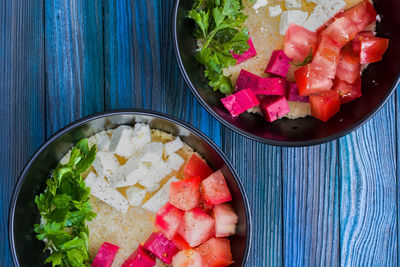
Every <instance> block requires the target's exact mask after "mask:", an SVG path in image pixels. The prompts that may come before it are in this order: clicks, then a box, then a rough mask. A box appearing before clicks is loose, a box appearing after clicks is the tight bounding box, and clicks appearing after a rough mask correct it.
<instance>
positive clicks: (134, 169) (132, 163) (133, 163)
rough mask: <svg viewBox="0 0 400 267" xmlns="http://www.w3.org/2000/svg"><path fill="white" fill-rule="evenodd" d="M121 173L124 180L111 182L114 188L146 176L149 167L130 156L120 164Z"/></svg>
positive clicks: (131, 183) (129, 184) (136, 181)
mask: <svg viewBox="0 0 400 267" xmlns="http://www.w3.org/2000/svg"><path fill="white" fill-rule="evenodd" d="M122 173H123V177H124V180H123V181H121V182H120V183H116V184H113V186H114V187H116V188H118V187H125V186H131V185H134V184H136V183H138V181H139V180H140V179H142V178H145V177H147V175H148V174H149V173H150V168H149V167H148V166H147V165H146V164H143V163H140V162H139V160H138V159H136V158H131V159H129V160H128V161H127V162H126V163H125V165H123V166H122Z"/></svg>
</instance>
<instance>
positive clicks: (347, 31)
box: [322, 17, 359, 47]
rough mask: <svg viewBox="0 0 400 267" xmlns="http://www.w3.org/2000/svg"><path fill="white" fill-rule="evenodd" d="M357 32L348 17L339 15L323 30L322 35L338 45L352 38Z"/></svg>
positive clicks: (342, 44)
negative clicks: (339, 16)
mask: <svg viewBox="0 0 400 267" xmlns="http://www.w3.org/2000/svg"><path fill="white" fill-rule="evenodd" d="M358 32H359V30H358V28H357V27H356V25H354V23H353V22H352V21H351V19H350V18H347V17H341V18H338V19H336V20H335V21H333V22H332V23H331V24H330V25H329V26H328V27H327V28H326V29H325V30H324V31H323V32H322V36H325V37H327V38H329V39H330V40H332V41H334V42H335V43H337V44H338V45H339V46H340V47H342V46H344V45H345V44H347V43H348V42H350V41H351V40H353V39H354V37H355V36H356V34H357V33H358Z"/></svg>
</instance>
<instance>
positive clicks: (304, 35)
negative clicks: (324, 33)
mask: <svg viewBox="0 0 400 267" xmlns="http://www.w3.org/2000/svg"><path fill="white" fill-rule="evenodd" d="M283 45H284V51H285V54H286V56H288V57H290V58H293V59H294V60H296V61H299V62H303V61H304V59H305V58H306V57H307V56H308V55H309V54H310V53H311V55H312V54H313V53H314V51H315V47H316V45H317V34H316V33H315V32H311V31H309V30H307V29H306V28H304V27H302V26H299V25H296V24H290V26H289V28H288V30H287V31H286V35H285V39H284V44H283Z"/></svg>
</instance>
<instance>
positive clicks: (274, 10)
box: [261, 5, 282, 31]
mask: <svg viewBox="0 0 400 267" xmlns="http://www.w3.org/2000/svg"><path fill="white" fill-rule="evenodd" d="M268 12H269V13H268V14H269V16H270V17H271V18H274V17H276V16H279V15H280V14H281V13H282V8H281V6H280V5H277V6H270V7H269V10H268ZM261 31H262V30H261Z"/></svg>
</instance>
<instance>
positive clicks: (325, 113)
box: [310, 90, 340, 122]
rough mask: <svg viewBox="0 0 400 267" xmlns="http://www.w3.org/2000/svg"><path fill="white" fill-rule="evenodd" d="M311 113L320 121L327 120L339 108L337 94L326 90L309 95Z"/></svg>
mask: <svg viewBox="0 0 400 267" xmlns="http://www.w3.org/2000/svg"><path fill="white" fill-rule="evenodd" d="M310 109H311V115H312V116H314V117H315V118H317V119H320V120H321V121H324V122H326V121H328V120H329V119H330V118H331V117H333V115H335V114H336V113H337V112H338V111H339V109H340V99H339V94H338V93H337V92H336V91H333V90H331V91H328V92H323V93H319V94H315V95H310Z"/></svg>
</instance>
